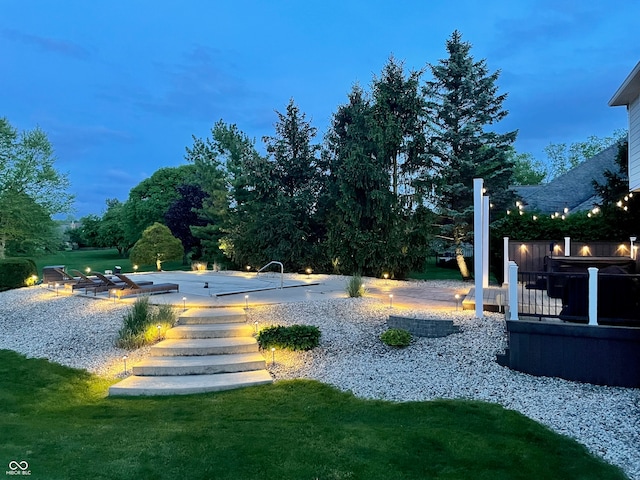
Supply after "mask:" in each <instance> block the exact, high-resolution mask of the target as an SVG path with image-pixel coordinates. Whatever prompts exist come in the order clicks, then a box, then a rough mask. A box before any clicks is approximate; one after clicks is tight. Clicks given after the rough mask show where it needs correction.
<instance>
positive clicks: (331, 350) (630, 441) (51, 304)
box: [0, 282, 640, 480]
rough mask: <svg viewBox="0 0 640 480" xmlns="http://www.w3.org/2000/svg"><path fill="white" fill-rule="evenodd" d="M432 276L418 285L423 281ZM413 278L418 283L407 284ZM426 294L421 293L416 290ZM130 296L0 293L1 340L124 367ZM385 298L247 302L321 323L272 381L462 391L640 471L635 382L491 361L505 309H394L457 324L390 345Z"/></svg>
mask: <svg viewBox="0 0 640 480" xmlns="http://www.w3.org/2000/svg"><path fill="white" fill-rule="evenodd" d="M434 284H436V285H441V286H447V287H449V286H451V285H448V284H447V283H441V282H428V283H427V282H425V283H424V288H425V289H428V288H430V287H433V286H434ZM414 287H415V284H414ZM425 291H426V290H425ZM126 309H127V305H121V304H117V303H112V302H108V301H104V300H94V299H90V298H83V297H78V296H67V295H60V296H59V297H57V296H56V295H55V293H53V292H51V291H50V290H47V289H46V288H42V287H34V288H27V289H20V290H12V291H8V292H3V293H0V332H2V334H1V335H0V349H2V348H5V349H11V350H15V351H18V352H21V353H23V354H25V355H27V356H28V357H44V358H48V359H50V360H51V361H54V362H58V363H61V364H63V365H68V366H71V367H76V368H84V369H86V370H89V371H91V372H93V373H96V374H100V375H106V376H119V375H122V356H123V355H127V356H128V357H129V359H128V362H131V363H133V362H135V361H136V359H138V358H141V357H143V356H145V355H146V354H147V353H148V350H147V349H141V350H138V351H135V352H127V351H125V350H122V349H119V348H116V347H115V346H114V340H115V338H116V336H117V332H118V330H119V329H120V326H121V325H122V316H123V314H124V312H125V310H126ZM390 313H391V310H390V309H389V308H388V305H386V304H383V303H382V302H381V301H380V300H376V299H371V298H360V299H348V298H345V299H330V300H316V301H308V302H304V303H295V304H282V305H273V306H263V307H256V308H252V309H250V310H249V322H250V323H251V324H253V323H254V322H256V321H257V322H258V327H259V328H260V327H263V326H268V325H276V324H279V325H291V324H309V325H316V326H318V327H319V328H320V330H321V332H322V338H321V344H320V347H319V348H316V349H314V350H313V351H311V352H283V351H277V352H275V354H274V358H275V363H273V364H272V362H271V356H270V352H268V354H267V364H268V368H269V370H270V372H271V373H272V375H273V376H274V378H276V379H277V380H278V379H291V378H309V379H316V380H319V381H322V382H326V383H328V384H331V385H334V386H336V387H337V388H339V389H341V390H344V391H351V392H352V393H353V394H354V395H356V396H358V397H361V398H371V399H385V400H391V401H422V400H430V399H435V398H467V399H476V400H483V401H489V402H494V403H498V404H500V405H503V406H504V407H505V408H509V409H513V410H516V411H518V412H521V413H522V414H524V415H526V416H527V417H529V418H532V419H534V420H536V421H538V422H540V423H542V424H544V425H546V426H548V427H549V428H551V429H552V430H554V431H556V432H558V433H561V434H564V435H567V436H569V437H572V438H574V439H576V440H578V441H579V442H581V443H582V444H584V445H585V446H586V447H587V448H588V449H589V450H590V451H591V452H592V453H594V454H596V455H598V456H600V457H602V458H604V459H605V460H606V461H608V462H610V463H613V464H615V465H618V466H620V467H621V468H622V469H623V470H624V471H625V472H626V474H627V475H628V476H629V477H630V478H631V479H634V480H640V389H629V388H615V387H602V386H595V385H590V384H582V383H577V382H569V381H566V380H561V379H556V378H546V377H533V376H529V375H525V374H522V373H519V372H515V371H512V370H510V369H508V368H505V367H501V366H499V365H498V364H497V363H496V362H495V356H496V354H497V353H501V352H503V351H504V348H505V346H506V336H505V323H504V319H503V316H502V315H498V314H487V315H486V317H485V319H482V320H478V319H475V318H474V316H473V312H467V311H458V312H456V311H446V312H434V311H429V310H424V309H423V310H420V309H415V310H412V311H408V310H402V311H401V312H400V311H397V310H395V309H394V310H393V313H394V314H402V315H415V316H417V317H419V318H440V319H444V318H447V319H453V320H454V323H455V324H456V325H459V326H460V327H461V329H462V332H461V333H459V334H454V335H451V336H448V337H445V338H436V339H427V338H417V339H415V340H414V341H413V342H412V344H411V345H410V346H409V347H407V348H405V349H395V348H391V347H387V346H386V345H384V344H383V343H382V342H380V340H379V339H378V336H379V335H380V334H381V333H382V332H383V331H384V330H385V329H386V328H387V326H386V321H387V318H388V316H389V314H390Z"/></svg>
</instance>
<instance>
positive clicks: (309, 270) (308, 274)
mask: <svg viewBox="0 0 640 480" xmlns="http://www.w3.org/2000/svg"><path fill="white" fill-rule="evenodd" d="M312 271H313V270H311V267H307V268H306V270H305V272H307V278H309V277H310V276H311V272H312Z"/></svg>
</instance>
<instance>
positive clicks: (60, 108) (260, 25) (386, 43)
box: [0, 0, 640, 217]
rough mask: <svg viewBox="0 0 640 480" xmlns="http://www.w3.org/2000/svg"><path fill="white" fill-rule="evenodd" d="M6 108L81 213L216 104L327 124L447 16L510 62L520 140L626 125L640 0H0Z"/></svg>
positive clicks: (201, 131) (410, 62) (504, 63)
mask: <svg viewBox="0 0 640 480" xmlns="http://www.w3.org/2000/svg"><path fill="white" fill-rule="evenodd" d="M0 12H1V13H0V64H2V75H0V96H1V97H0V98H2V101H1V102H0V116H5V117H7V118H8V119H9V121H10V122H11V124H12V125H13V126H14V127H16V128H18V129H20V130H23V129H31V128H33V127H35V126H40V127H41V128H42V129H43V130H44V131H45V132H47V134H48V136H49V139H50V140H51V142H52V143H53V146H54V148H55V151H56V157H57V162H56V165H57V167H58V169H59V170H61V171H64V172H68V173H69V177H70V180H71V182H72V188H71V189H72V191H73V193H74V194H75V195H76V212H75V215H76V216H77V217H80V216H83V215H86V214H88V213H95V214H101V213H102V211H103V210H104V206H105V204H104V202H105V199H107V198H114V197H115V198H119V199H120V200H126V198H127V196H128V193H129V190H130V189H131V188H132V187H134V186H135V185H137V184H138V183H139V182H140V181H142V180H143V179H144V178H147V177H148V176H149V175H151V174H152V173H153V172H154V171H156V170H157V169H159V168H161V167H166V166H177V165H181V164H184V163H185V161H184V152H185V147H187V146H190V145H191V144H192V138H191V135H196V136H198V137H206V136H208V134H209V132H210V129H211V127H212V126H213V124H214V123H215V122H216V121H217V120H219V119H223V120H224V121H225V122H227V123H236V124H237V125H238V127H239V128H240V129H241V130H243V131H245V132H246V133H247V134H248V135H249V136H251V137H255V138H256V139H257V140H258V142H257V143H258V145H259V146H260V145H261V141H260V139H261V138H262V136H263V135H272V134H273V124H274V122H275V120H276V114H275V110H278V111H284V110H285V107H286V104H287V103H288V101H289V99H290V98H293V99H294V100H295V102H296V103H297V105H298V106H299V107H300V109H301V110H302V111H303V112H305V113H306V115H307V117H308V118H310V119H311V121H312V124H313V125H314V126H315V127H317V128H318V130H319V134H320V135H319V136H320V138H321V135H323V134H324V132H325V131H326V128H327V125H328V124H329V121H330V118H331V115H332V113H333V112H334V111H335V110H336V108H337V106H338V105H340V104H342V103H344V102H345V101H346V98H347V93H348V92H349V91H350V89H351V86H352V85H353V84H354V83H355V82H359V83H360V84H361V85H363V86H367V87H368V85H369V84H370V82H371V79H372V77H373V75H375V74H377V73H379V72H380V71H381V69H382V67H383V66H384V64H385V63H386V61H387V59H388V58H389V55H391V54H393V55H394V56H395V58H396V59H399V60H404V62H405V66H406V67H407V68H413V69H421V68H423V67H425V65H426V64H427V63H437V62H438V60H440V59H442V58H445V57H446V51H445V41H446V39H447V38H448V37H449V36H450V35H451V33H452V32H453V31H454V30H456V29H457V30H459V31H460V32H461V33H462V35H463V40H465V41H468V42H470V43H471V44H472V45H473V49H472V54H473V55H474V57H475V58H476V59H477V60H479V59H482V58H484V59H486V60H487V64H488V66H489V68H490V70H491V71H494V70H501V72H502V74H501V77H500V79H499V82H498V84H499V87H500V92H501V93H504V92H507V93H508V94H509V97H508V100H507V102H506V105H505V106H506V108H507V109H508V110H509V112H510V114H509V116H508V117H507V119H505V120H504V121H503V122H501V124H500V125H499V126H498V127H497V128H498V129H499V130H512V129H518V130H519V136H518V140H517V142H516V149H517V150H518V151H519V152H530V153H533V154H534V155H535V156H536V157H538V158H540V159H542V158H543V157H544V155H543V148H544V147H545V146H546V145H548V144H549V143H550V142H554V143H558V142H566V143H571V142H575V141H581V140H585V139H586V138H587V137H588V136H590V135H598V136H606V135H609V134H611V133H612V132H613V131H614V130H615V129H619V128H626V122H627V117H626V111H625V110H624V108H621V107H617V108H611V107H608V106H607V102H608V101H609V99H610V98H611V97H612V95H613V94H614V93H615V91H616V89H617V88H618V87H619V86H620V84H621V83H622V81H623V80H624V79H625V78H626V76H627V75H628V74H629V73H630V72H631V70H632V69H633V67H634V66H635V65H636V63H637V62H638V60H640V42H638V41H637V38H636V37H637V29H638V19H639V18H640V2H638V1H637V0H612V1H608V2H604V1H599V0H594V1H593V2H584V1H579V0H575V1H573V0H566V1H563V0H555V1H549V0H541V1H533V0H530V1H528V0H519V1H513V0H484V1H471V0H463V1H457V2H452V1H440V0H431V1H427V0H408V1H404V2H391V1H381V0H368V1H349V0H342V1H334V0H324V1H314V0H307V1H305V2H301V1H300V2H295V1H285V0H272V1H268V2H267V1H258V0H254V1H251V0H235V1H233V2H230V1H228V2H221V1H213V0H211V1H195V0H184V1H182V2H177V1H176V2H169V1H158V0H155V1H147V0H144V1H143V0H128V1H123V0H110V1H102V0H92V1H86V0H82V1H71V0H61V1H58V2H51V1H48V0H39V1H36V0H0Z"/></svg>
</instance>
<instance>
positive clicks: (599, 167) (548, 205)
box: [511, 143, 620, 214]
mask: <svg viewBox="0 0 640 480" xmlns="http://www.w3.org/2000/svg"><path fill="white" fill-rule="evenodd" d="M617 154H618V144H617V143H616V144H614V145H611V146H610V147H609V148H606V149H604V150H602V151H601V152H600V153H598V154H597V155H594V156H593V157H591V158H589V159H587V160H585V161H584V162H582V163H580V164H579V165H577V166H576V167H574V168H572V169H571V170H569V171H568V172H566V173H564V174H562V175H560V176H558V177H556V178H554V179H553V180H551V181H550V182H549V183H544V184H542V185H523V186H514V187H511V188H512V189H513V190H514V191H515V192H516V196H518V197H520V199H521V200H522V202H523V203H524V204H525V209H526V210H535V211H538V212H540V213H546V214H551V213H555V212H558V213H560V214H562V212H563V211H564V209H565V208H568V209H569V213H573V212H579V211H586V210H591V209H592V208H594V207H595V206H596V205H597V204H598V203H600V202H601V200H602V199H601V198H600V197H599V196H598V195H597V194H596V191H595V189H594V188H593V180H597V181H598V183H605V182H606V178H605V176H604V172H605V171H606V170H611V171H612V172H619V171H620V169H619V167H618V164H617V163H616V156H617Z"/></svg>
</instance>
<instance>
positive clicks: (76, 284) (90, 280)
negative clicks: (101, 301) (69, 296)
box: [60, 270, 100, 291]
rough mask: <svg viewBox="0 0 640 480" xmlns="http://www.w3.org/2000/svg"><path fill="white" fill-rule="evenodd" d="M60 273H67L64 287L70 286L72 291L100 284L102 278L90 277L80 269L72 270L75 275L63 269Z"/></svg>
mask: <svg viewBox="0 0 640 480" xmlns="http://www.w3.org/2000/svg"><path fill="white" fill-rule="evenodd" d="M60 273H64V275H65V281H64V282H63V285H64V288H67V289H69V288H70V289H71V290H72V291H73V290H77V289H79V288H87V287H92V286H94V285H99V284H100V280H98V279H97V278H96V277H88V276H86V275H85V274H84V273H82V272H81V271H79V270H71V273H73V276H71V275H69V274H68V273H67V272H65V271H62V270H61V272H60Z"/></svg>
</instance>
